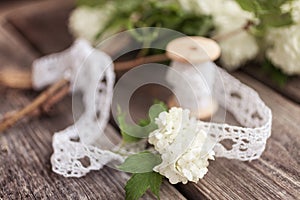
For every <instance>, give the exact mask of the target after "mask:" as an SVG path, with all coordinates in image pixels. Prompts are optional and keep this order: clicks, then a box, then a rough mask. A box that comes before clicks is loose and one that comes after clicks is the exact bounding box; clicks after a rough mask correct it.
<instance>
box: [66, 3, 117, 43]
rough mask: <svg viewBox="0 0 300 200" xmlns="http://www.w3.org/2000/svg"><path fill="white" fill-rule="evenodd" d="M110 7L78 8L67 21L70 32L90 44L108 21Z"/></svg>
mask: <svg viewBox="0 0 300 200" xmlns="http://www.w3.org/2000/svg"><path fill="white" fill-rule="evenodd" d="M111 12H112V6H111V5H109V4H108V5H107V6H106V7H105V8H102V9H100V8H91V7H86V6H82V7H78V8H77V9H75V10H74V11H73V12H72V14H71V16H70V19H69V28H70V31H71V32H72V33H73V34H74V36H75V37H82V38H85V39H86V40H88V41H90V42H95V39H96V36H97V34H98V33H99V32H100V31H102V29H103V28H104V26H105V25H106V23H107V21H108V20H109V19H110V15H111Z"/></svg>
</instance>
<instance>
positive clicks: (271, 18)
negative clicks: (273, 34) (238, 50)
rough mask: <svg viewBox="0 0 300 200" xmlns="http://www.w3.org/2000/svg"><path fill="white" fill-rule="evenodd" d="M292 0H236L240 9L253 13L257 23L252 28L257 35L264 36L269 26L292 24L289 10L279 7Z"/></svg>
mask: <svg viewBox="0 0 300 200" xmlns="http://www.w3.org/2000/svg"><path fill="white" fill-rule="evenodd" d="M291 1H292V0H272V1H269V0H251V1H250V0H236V2H237V3H238V4H239V5H240V6H241V8H242V9H244V10H246V11H249V12H252V13H254V15H255V16H256V18H257V19H258V21H259V22H258V24H257V25H256V26H255V28H254V32H253V33H255V34H256V35H257V36H260V37H262V36H265V34H266V31H267V30H268V29H269V28H277V27H282V26H288V25H292V24H293V19H292V16H291V12H289V11H287V12H284V11H283V10H282V9H281V6H282V5H283V4H286V3H289V2H291Z"/></svg>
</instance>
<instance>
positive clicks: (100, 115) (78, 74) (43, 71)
mask: <svg viewBox="0 0 300 200" xmlns="http://www.w3.org/2000/svg"><path fill="white" fill-rule="evenodd" d="M113 70H114V69H113V62H112V60H111V58H110V57H109V56H108V55H106V54H105V53H103V52H100V51H98V50H96V49H93V48H92V47H91V46H90V44H89V43H88V42H86V41H84V40H77V41H76V42H75V43H74V45H73V46H72V47H71V48H69V49H67V50H65V51H63V52H61V53H56V54H53V55H50V56H46V57H43V58H41V59H38V60H36V61H35V62H34V64H33V83H34V87H35V88H36V89H41V88H43V87H45V86H47V85H49V84H52V83H54V82H55V81H58V80H60V79H62V78H65V79H68V80H70V82H71V88H72V92H73V93H74V92H76V91H80V92H82V94H83V97H82V99H83V104H84V112H83V114H82V115H81V116H80V118H79V119H78V120H77V122H76V123H75V124H74V125H72V126H70V127H68V128H66V129H65V130H62V131H60V132H57V133H55V134H54V136H53V150H54V153H53V155H52V157H51V163H52V169H53V171H54V172H56V173H58V174H61V175H63V176H66V177H81V176H83V175H85V174H86V173H88V172H89V171H90V170H98V169H101V168H102V167H103V166H104V165H106V164H107V163H109V162H111V161H114V160H117V161H122V160H123V157H121V156H120V155H118V154H115V153H113V152H111V151H108V150H103V149H102V148H101V141H100V148H98V147H97V145H98V146H99V144H98V143H97V141H99V138H103V137H104V138H105V135H104V129H105V128H106V125H107V122H108V120H109V113H110V103H111V99H112V94H113V85H114V80H115V75H114V71H113ZM102 145H103V143H102ZM82 159H86V160H88V162H89V163H86V164H84V161H83V160H82Z"/></svg>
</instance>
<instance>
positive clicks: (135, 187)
mask: <svg viewBox="0 0 300 200" xmlns="http://www.w3.org/2000/svg"><path fill="white" fill-rule="evenodd" d="M162 178H163V176H162V175H160V174H159V173H156V172H148V173H142V174H133V175H132V177H131V178H130V179H129V180H128V182H127V183H126V186H125V191H126V200H137V199H139V198H141V197H142V196H143V194H145V193H146V191H147V190H148V189H150V190H151V191H152V192H153V194H154V195H155V196H156V197H157V199H159V189H160V186H161V184H162Z"/></svg>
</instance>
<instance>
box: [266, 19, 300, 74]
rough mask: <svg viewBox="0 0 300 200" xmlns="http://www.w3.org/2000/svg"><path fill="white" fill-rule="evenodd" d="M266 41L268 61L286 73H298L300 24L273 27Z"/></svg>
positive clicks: (299, 65) (299, 69)
mask: <svg viewBox="0 0 300 200" xmlns="http://www.w3.org/2000/svg"><path fill="white" fill-rule="evenodd" d="M267 41H268V43H269V44H270V45H271V47H270V48H269V49H267V52H266V53H267V57H268V58H269V59H270V61H271V62H272V63H273V64H274V65H275V66H276V67H278V68H280V69H282V71H283V72H285V73H286V74H288V75H293V74H300V24H299V25H293V26H290V27H286V28H278V29H273V30H272V31H270V33H269V34H268V36H267Z"/></svg>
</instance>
